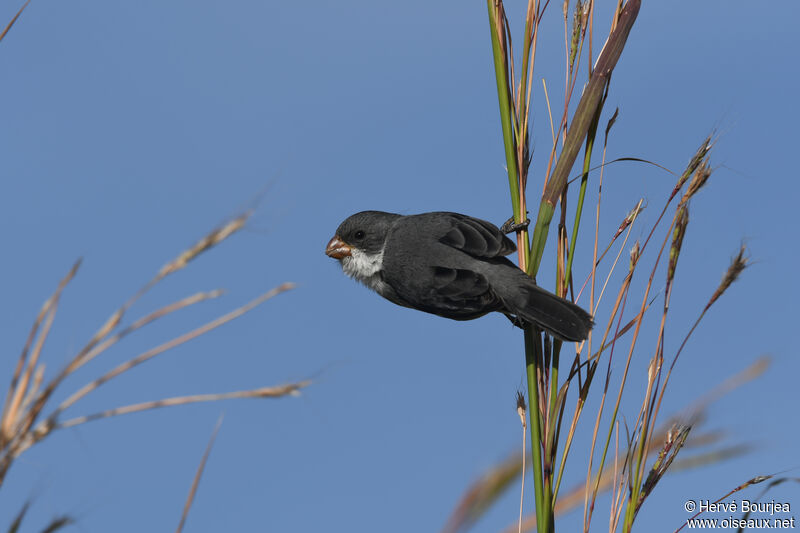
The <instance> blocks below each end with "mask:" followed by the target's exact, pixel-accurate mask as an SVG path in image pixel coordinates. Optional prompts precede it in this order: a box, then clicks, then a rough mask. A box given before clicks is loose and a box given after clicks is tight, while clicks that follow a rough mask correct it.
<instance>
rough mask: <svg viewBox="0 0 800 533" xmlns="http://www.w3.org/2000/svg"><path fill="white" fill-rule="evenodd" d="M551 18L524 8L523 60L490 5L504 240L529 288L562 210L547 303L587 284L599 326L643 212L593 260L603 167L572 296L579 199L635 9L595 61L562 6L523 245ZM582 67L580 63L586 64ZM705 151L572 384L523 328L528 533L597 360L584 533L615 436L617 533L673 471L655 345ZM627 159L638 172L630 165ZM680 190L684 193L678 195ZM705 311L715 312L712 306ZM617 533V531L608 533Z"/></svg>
mask: <svg viewBox="0 0 800 533" xmlns="http://www.w3.org/2000/svg"><path fill="white" fill-rule="evenodd" d="M548 6H550V2H548V1H544V2H541V1H539V0H528V2H527V6H526V9H525V11H524V18H525V23H524V28H523V31H524V33H523V34H522V40H521V42H522V46H521V50H520V51H521V54H520V55H516V56H515V54H514V47H513V40H512V35H513V32H512V28H511V25H510V23H509V17H508V16H507V14H506V11H505V7H504V3H503V1H502V0H487V8H488V17H489V29H490V38H491V46H492V57H493V62H494V73H495V80H496V84H497V95H498V105H499V111H500V123H501V130H502V135H503V146H504V153H505V159H506V168H507V173H508V184H509V193H510V198H511V207H512V211H513V222H514V226H513V229H514V230H515V231H516V239H517V248H518V261H519V266H520V268H521V269H522V270H524V271H526V272H527V273H528V274H529V275H530V276H531V277H533V278H534V279H535V278H536V275H537V273H538V271H539V267H540V266H541V263H542V260H543V257H544V250H545V244H546V243H547V240H548V237H549V233H550V225H551V222H552V220H553V218H554V216H555V214H556V211H557V208H560V218H559V219H558V229H557V231H556V235H555V238H556V250H555V266H556V269H555V270H556V280H555V291H556V292H557V293H558V294H559V295H560V296H563V297H565V298H572V299H573V300H576V299H577V298H579V297H580V296H581V294H582V292H583V288H585V287H586V284H587V283H590V290H589V296H588V299H589V308H590V311H591V312H592V313H593V314H595V315H596V313H597V309H598V308H599V303H600V300H601V299H602V297H603V295H604V293H605V289H606V287H607V285H608V282H609V280H610V279H611V276H612V273H613V272H614V270H615V269H616V268H617V264H618V260H619V257H620V255H621V254H622V251H623V248H624V246H625V243H627V239H628V236H629V235H630V231H631V229H632V227H633V224H634V223H635V222H636V220H637V217H638V215H639V213H641V210H642V209H643V204H642V202H639V204H638V205H637V206H636V208H635V209H634V210H633V211H632V212H631V214H629V215H628V216H626V217H625V219H624V220H623V223H622V224H621V225H620V228H619V229H618V231H617V232H616V234H615V235H614V236H613V237H612V239H611V241H610V243H609V244H608V245H607V246H606V247H605V249H604V251H603V252H602V253H601V254H600V255H599V257H598V251H599V250H600V246H599V233H598V230H599V222H600V198H601V196H602V195H601V189H602V175H603V170H602V169H603V168H604V164H601V171H600V173H599V174H600V181H599V186H598V199H597V206H596V215H595V224H596V226H595V231H594V236H595V238H594V242H593V252H592V257H593V259H592V263H591V265H590V267H589V275H588V276H587V279H586V281H585V282H584V283H583V286H582V287H581V288H580V289H579V290H578V291H577V295H576V292H575V288H574V282H573V278H574V266H575V263H574V259H575V255H576V249H577V247H578V246H579V235H580V232H581V231H580V230H581V221H582V219H583V215H584V211H585V200H586V195H587V190H588V187H589V185H590V182H591V181H592V180H591V177H592V173H593V169H592V159H593V156H595V153H594V152H595V146H596V143H597V133H598V128H599V125H600V120H601V116H602V114H603V111H604V104H605V101H606V97H607V95H608V92H609V89H610V79H611V75H612V73H613V71H614V69H615V68H616V67H617V64H618V63H619V60H620V57H621V55H622V50H623V49H624V47H625V45H626V42H627V39H628V36H629V34H630V31H631V28H632V27H633V24H634V23H635V21H636V17H637V15H638V12H639V9H640V6H641V1H640V0H627V1H626V2H624V3H623V2H622V1H619V2H616V3H615V10H614V14H613V17H612V19H611V21H610V24H609V28H610V29H609V33H608V37H607V38H606V41H605V44H604V45H603V46H602V48H601V49H600V51H599V53H598V55H597V57H596V58H595V57H593V55H592V54H593V50H594V49H595V47H594V45H593V42H592V40H593V38H594V34H595V31H596V30H595V22H594V14H595V2H594V0H586V1H582V0H578V1H577V2H576V3H575V4H574V6H571V5H570V2H569V1H565V2H564V3H563V6H562V8H563V9H562V11H563V25H564V51H565V79H564V91H563V107H562V108H561V109H562V111H561V113H560V116H557V118H556V120H557V122H556V123H554V122H553V113H552V110H553V107H552V106H551V99H550V95H549V94H548V89H547V84H544V87H545V94H544V96H545V99H546V104H547V109H548V112H549V114H550V122H551V126H550V127H551V131H552V134H553V145H552V148H551V150H550V153H549V160H548V163H547V170H546V173H545V176H544V179H543V180H542V182H543V190H542V196H541V198H540V200H539V208H538V212H537V214H536V217H535V219H534V226H533V228H532V229H530V234H529V228H528V220H527V210H526V206H527V204H528V201H527V198H526V190H527V182H528V169H529V167H530V163H531V153H532V152H531V149H530V141H529V139H530V135H529V128H530V127H531V121H530V109H531V98H532V90H531V89H532V87H533V73H534V64H535V59H536V52H537V46H538V44H537V43H538V36H539V31H540V24H541V23H542V19H543V16H544V15H545V11H546V10H547V8H548ZM584 56H586V57H585V58H584ZM582 61H586V62H587V63H588V64H589V66H588V68H587V69H586V70H587V72H588V76H587V78H586V80H585V81H583V82H580V81H579V75H578V73H579V72H580V71H581V69H580V68H579V66H580V64H581V62H582ZM516 65H519V66H520V67H521V68H520V69H519V71H516V70H515V66H516ZM543 83H544V82H543ZM576 87H582V92H581V93H580V96H579V98H578V101H577V103H576V104H575V105H574V112H572V113H571V114H570V109H571V108H572V107H573V106H571V103H572V100H573V96H574V91H575V88H576ZM616 117H617V112H616V111H615V112H614V113H613V115H612V117H611V118H610V119H609V120H608V122H607V125H606V128H605V134H604V137H603V139H602V141H603V146H602V148H603V150H602V160H603V161H604V162H605V153H606V146H607V143H608V137H609V132H610V130H611V127H612V125H613V124H614V121H615V120H616ZM711 144H712V143H711V139H710V138H708V139H706V140H705V141H704V142H703V143H702V144H701V146H700V148H699V149H698V151H697V153H696V154H695V156H693V157H692V158H691V160H690V163H689V165H688V166H687V168H686V170H685V171H684V172H683V173H681V174H680V175H679V176H678V180H677V183H676V185H675V188H674V190H673V191H672V193H671V194H670V196H669V198H668V199H667V201H666V203H665V205H664V208H663V210H662V212H661V214H660V215H659V216H658V217H657V219H656V221H655V223H654V224H653V225H652V227H651V228H650V232H649V234H648V236H647V238H646V239H645V240H644V241H643V242H641V243H640V242H638V241H637V242H636V243H635V245H634V247H633V250H632V251H631V259H630V262H629V268H628V273H627V275H626V276H625V278H624V280H623V282H622V284H621V286H620V288H619V290H618V291H617V295H616V300H615V302H614V305H613V308H612V311H611V313H610V315H609V316H608V317H605V318H604V317H600V316H596V317H595V320H596V322H597V323H598V327H596V328H595V331H594V332H593V333H592V334H590V335H589V338H588V339H587V340H586V341H585V342H582V343H576V344H575V345H574V347H575V355H574V357H573V358H571V364H570V367H569V372H564V371H562V370H561V369H560V366H561V359H562V357H561V355H562V354H561V351H562V349H563V348H564V346H563V344H562V342H561V341H560V340H558V339H551V338H550V337H549V336H548V335H547V334H546V333H545V332H543V331H540V330H538V329H537V328H535V327H526V328H525V330H524V334H523V339H524V349H525V369H526V377H527V389H528V405H529V413H530V414H529V416H530V423H529V424H528V425H529V427H530V439H531V456H532V465H531V470H532V473H533V484H534V499H535V508H536V529H537V531H539V532H542V533H544V532H548V533H549V532H552V531H554V529H555V521H554V516H555V509H556V507H557V503H556V502H557V499H558V494H559V489H560V486H561V481H562V476H563V474H564V471H565V467H566V464H567V457H568V455H569V452H570V450H571V448H572V443H573V437H574V434H575V430H576V425H577V422H578V419H579V418H580V416H581V414H582V412H583V408H584V406H585V403H586V399H587V396H588V392H589V389H590V386H591V385H592V383H593V380H594V377H595V375H596V372H597V370H598V368H599V363H600V357H601V355H602V354H604V353H607V365H606V372H605V374H606V375H605V380H604V385H603V392H602V395H601V398H600V407H599V409H598V412H597V416H596V419H595V424H594V432H593V435H592V443H591V447H590V449H589V467H588V471H587V478H586V483H585V489H584V530H587V531H588V529H589V527H590V523H591V520H592V513H593V510H594V505H595V501H596V498H597V494H598V492H599V491H600V490H601V487H603V486H604V482H603V480H604V479H606V478H605V476H606V475H607V469H606V459H607V457H608V454H609V452H610V451H611V444H612V437H613V435H614V434H615V433H616V434H617V441H616V444H615V445H614V456H615V459H614V462H613V465H614V469H615V470H614V476H615V477H614V482H613V484H612V485H613V486H614V487H615V497H614V504H613V506H612V511H611V520H610V523H611V524H617V525H621V526H622V529H623V531H629V530H630V528H631V526H632V524H633V521H634V519H635V516H636V513H637V512H638V510H639V508H640V507H641V504H642V502H643V501H644V499H645V498H646V497H647V495H649V494H650V492H651V491H652V489H653V487H654V485H655V483H656V482H657V481H658V480H659V479H660V477H661V476H662V475H663V473H664V472H665V471H666V469H667V468H668V467H669V466H670V465H671V464H672V463H673V460H674V458H675V456H676V454H677V453H678V451H679V450H680V449H681V448H682V447H683V445H684V443H685V441H686V438H687V437H688V435H689V432H690V430H691V427H689V426H687V427H683V428H678V429H677V430H675V431H673V432H664V433H663V434H660V435H656V432H655V428H656V417H657V414H658V411H659V406H660V404H661V399H662V398H663V394H664V390H665V388H666V385H667V383H668V381H669V373H667V374H666V375H664V374H663V367H664V357H665V354H664V344H663V338H664V334H665V326H666V318H667V313H668V311H669V300H670V297H671V293H672V287H673V282H674V276H675V272H676V266H677V261H678V257H679V255H680V250H681V245H682V242H683V237H684V236H685V234H686V230H687V227H688V221H689V218H688V213H689V199H690V198H691V197H692V196H693V195H694V194H695V193H696V192H697V191H698V190H699V189H700V187H702V185H703V184H704V183H705V181H706V180H707V179H708V176H709V175H710V166H709V165H708V162H707V154H708V151H709V149H710V147H711ZM581 148H583V161H582V169H581V173H580V175H579V177H580V182H579V188H578V191H577V196H575V195H574V194H570V193H569V184H570V183H571V180H570V175H571V172H572V169H573V167H574V165H575V162H576V160H577V157H578V155H579V152H580V150H581ZM629 159H630V160H636V159H634V158H629ZM656 166H659V165H656ZM687 183H688V186H686V184H687ZM684 186H686V190H685V192H684V193H683V196H682V197H681V198H680V200H679V202H678V206H677V207H676V211H675V214H674V216H673V217H672V221H671V222H670V225H669V227H668V228H667V230H666V231H665V235H664V239H663V242H662V244H661V248H660V249H659V251H658V252H657V255H656V258H655V260H654V262H653V264H652V268H651V269H650V276H649V279H648V281H647V284H646V288H645V291H644V294H643V296H642V299H641V304H640V305H638V306H635V307H634V312H635V315H634V316H633V317H632V318H628V319H625V318H624V317H625V315H626V312H627V311H628V309H627V308H626V304H627V303H628V300H629V296H630V290H631V283H632V280H633V278H634V276H635V275H636V272H637V266H639V260H640V258H641V257H642V254H643V253H644V251H645V249H646V248H647V246H648V244H649V243H650V239H651V237H653V235H654V233H655V232H656V231H657V229H658V228H659V227H660V222H661V220H662V219H663V218H664V216H665V214H666V213H667V211H668V209H669V206H670V205H671V204H672V202H673V200H674V199H675V198H676V197H677V196H678V194H679V193H680V192H681V191H683V190H684ZM573 199H574V200H575V201H576V205H575V207H574V216H573V217H572V219H571V220H568V219H567V214H568V212H570V210H569V209H568V201H572V200H573ZM569 226H571V228H570V227H569ZM570 229H571V231H570ZM626 230H627V231H626ZM622 234H625V238H624V239H623V244H622V246H621V247H620V248H619V251H618V253H617V254H616V258H615V259H614V261H613V264H612V265H611V266H610V268H609V271H608V273H607V275H606V277H605V281H604V282H603V283H602V287H601V288H600V291H599V294H597V293H596V290H597V288H598V285H599V284H598V279H597V275H598V267H599V266H601V263H602V261H603V259H604V258H605V256H606V253H607V252H608V251H609V250H610V249H611V248H612V246H613V245H614V244H615V242H616V241H617V239H618V237H620V236H621V235H622ZM670 242H671V244H670ZM665 251H668V254H667V257H668V265H667V283H666V287H667V289H666V291H665V297H664V298H665V299H664V305H663V309H662V314H661V326H660V329H659V335H658V338H657V340H656V346H655V349H654V355H653V358H652V359H651V361H650V365H649V374H648V379H647V382H646V384H645V389H644V394H643V399H642V405H641V408H640V410H639V415H638V418H637V420H636V422H635V424H634V425H633V426H632V427H631V428H628V430H629V433H627V437H625V440H624V441H623V443H622V444H623V445H624V448H623V449H622V450H620V449H619V437H620V434H619V431H620V425H619V420H618V414H619V409H620V404H621V399H622V392H623V390H624V389H625V388H626V385H627V376H628V370H629V368H630V364H631V360H632V357H633V354H634V351H635V349H636V347H637V343H638V341H639V337H640V328H641V325H642V322H643V319H644V316H645V313H646V312H647V311H648V310H649V309H650V308H651V304H652V303H653V297H652V296H651V289H652V287H653V283H654V278H655V275H656V273H657V272H659V271H660V269H659V266H660V265H661V264H662V258H663V257H664V252H665ZM732 268H733V267H732ZM742 268H744V266H743V264H742V265H741V267H740V268H739V271H741V269H742ZM728 285H730V283H728ZM715 294H716V293H715ZM712 300H714V299H712ZM714 301H715V300H714ZM710 303H713V301H712V302H710ZM709 306H710V304H709V305H707V306H706V309H707V308H708V307H709ZM704 312H705V311H704ZM700 318H702V314H701V317H700ZM698 320H699V319H698ZM603 325H604V326H603ZM601 326H602V327H601ZM601 332H602V334H601ZM690 334H691V332H690V333H689V335H690ZM597 335H600V338H601V341H600V343H599V347H598V348H597V349H596V350H594V351H593V348H592V343H593V338H594V337H595V336H597ZM625 335H630V341H629V342H630V344H629V346H628V347H627V350H626V351H627V357H626V361H625V367H624V371H623V375H622V378H621V382H620V384H619V389H618V390H617V392H616V399H615V401H614V404H613V408H612V410H611V414H610V416H611V418H610V421H609V427H608V431H605V432H604V434H603V435H602V437H600V433H601V431H600V428H601V422H602V420H603V418H604V408H605V404H606V396H607V395H608V394H609V393H610V392H611V376H612V372H611V369H612V364H611V362H612V360H613V357H614V352H615V348H616V345H617V343H618V341H619V340H620V339H621V338H622V337H623V336H625ZM687 338H688V335H687ZM681 350H682V347H681V349H679V351H678V354H679V353H680V351H681ZM678 354H676V355H675V359H677V355H678ZM673 365H674V359H673ZM671 369H672V367H670V372H671ZM576 380H577V383H578V391H577V392H578V400H577V403H576V405H575V408H574V410H573V411H572V415H571V417H570V418H569V424H568V429H567V431H566V433H565V435H564V436H563V440H562V424H563V422H564V412H565V407H566V402H567V397H568V393H569V389H570V386H571V384H572V383H573V382H575V381H576ZM659 436H663V445H659V444H657V442H656V440H655V439H656V438H657V437H659ZM599 437H600V438H599ZM598 444H599V456H598V457H597V467H596V469H595V464H594V459H595V452H596V450H595V448H596V446H597V445H598ZM654 449H655V450H660V451H658V454H657V457H656V459H655V463H654V465H653V467H652V468H651V469H650V470H649V471H648V469H647V468H646V461H647V460H648V457H650V456H651V453H652V452H651V450H654ZM618 456H619V457H621V458H624V460H623V461H622V462H618V460H617V457H618ZM623 509H624V511H623ZM620 513H622V514H620ZM614 528H616V525H615V526H614Z"/></svg>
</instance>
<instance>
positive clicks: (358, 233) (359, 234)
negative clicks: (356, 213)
mask: <svg viewBox="0 0 800 533" xmlns="http://www.w3.org/2000/svg"><path fill="white" fill-rule="evenodd" d="M354 237H355V238H356V239H358V240H361V239H363V238H364V232H363V231H361V230H358V231H357V232H356V233H355V235H354Z"/></svg>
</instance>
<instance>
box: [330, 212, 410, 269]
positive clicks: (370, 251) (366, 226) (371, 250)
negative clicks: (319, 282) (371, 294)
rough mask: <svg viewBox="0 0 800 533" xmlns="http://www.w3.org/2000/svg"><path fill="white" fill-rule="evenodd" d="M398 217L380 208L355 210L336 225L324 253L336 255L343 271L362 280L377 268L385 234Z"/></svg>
mask: <svg viewBox="0 0 800 533" xmlns="http://www.w3.org/2000/svg"><path fill="white" fill-rule="evenodd" d="M399 217H400V215H396V214H393V213H384V212H383V211H362V212H360V213H356V214H355V215H352V216H350V217H348V218H347V219H346V220H345V221H344V222H342V223H341V224H340V225H339V228H338V229H337V230H336V234H335V235H334V236H333V238H332V239H331V240H330V241H328V246H327V247H326V248H325V254H326V255H327V256H328V257H333V258H334V259H338V260H339V261H340V262H341V263H342V268H343V269H344V271H345V273H346V274H347V275H349V276H351V277H354V278H356V279H358V280H359V281H366V279H367V278H370V277H372V276H374V275H375V274H377V273H378V272H379V271H380V270H381V267H382V265H383V248H384V246H385V245H386V237H387V235H388V234H389V230H390V229H391V227H392V224H393V223H394V222H395V220H396V219H397V218H399Z"/></svg>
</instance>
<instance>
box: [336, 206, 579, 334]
mask: <svg viewBox="0 0 800 533" xmlns="http://www.w3.org/2000/svg"><path fill="white" fill-rule="evenodd" d="M516 249H517V247H516V245H515V244H514V243H513V242H512V241H511V240H510V239H509V238H508V237H506V235H505V234H504V233H503V231H501V230H500V228H498V227H497V226H495V225H494V224H492V223H491V222H487V221H485V220H481V219H478V218H474V217H470V216H467V215H462V214H459V213H451V212H446V211H436V212H431V213H421V214H417V215H399V214H396V213H387V212H384V211H361V212H359V213H356V214H354V215H352V216H350V217H348V218H346V219H345V220H344V221H343V222H342V223H341V224H340V225H339V227H338V229H337V230H336V233H335V235H334V236H333V238H331V240H330V241H329V242H328V245H327V247H326V248H325V254H326V255H327V256H329V257H332V258H334V259H337V260H338V261H339V262H340V263H341V267H342V270H343V271H344V273H345V274H346V275H348V276H349V277H351V278H354V279H355V280H357V281H359V282H361V283H363V284H364V285H366V286H367V287H369V288H370V289H372V290H374V291H375V292H377V293H378V294H380V295H381V296H383V297H384V298H385V299H387V300H389V301H390V302H393V303H395V304H397V305H401V306H403V307H409V308H412V309H417V310H419V311H424V312H426V313H432V314H435V315H439V316H442V317H446V318H450V319H453V320H472V319H475V318H479V317H482V316H484V315H486V314H488V313H491V312H500V313H503V314H505V315H506V316H507V317H509V318H510V319H511V320H512V322H514V323H515V324H516V325H518V326H520V327H525V326H527V325H533V326H536V327H538V328H540V329H543V330H545V331H547V332H548V333H550V334H551V335H553V336H554V337H555V338H558V339H562V340H565V341H576V342H579V341H582V340H584V339H585V338H586V337H587V336H588V335H589V331H590V330H591V329H592V326H593V325H594V323H593V321H592V316H591V315H590V314H589V313H587V312H586V311H584V310H583V309H582V308H581V307H580V306H578V305H576V304H574V303H572V302H570V301H568V300H566V299H564V298H561V297H559V296H557V295H555V294H553V293H551V292H549V291H547V290H545V289H542V288H541V287H539V286H538V285H536V282H535V281H534V280H533V279H532V278H531V277H530V276H528V275H527V274H526V273H525V272H523V271H522V270H520V269H519V267H517V266H516V265H515V264H514V263H512V262H511V261H510V260H509V259H508V258H506V257H505V256H507V255H508V254H510V253H512V252H514V251H516Z"/></svg>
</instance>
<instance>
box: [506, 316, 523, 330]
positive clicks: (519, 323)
mask: <svg viewBox="0 0 800 533" xmlns="http://www.w3.org/2000/svg"><path fill="white" fill-rule="evenodd" d="M503 314H504V315H505V317H506V318H507V319H509V320H510V321H511V323H512V324H514V325H515V326H517V327H518V328H519V329H525V321H524V320H522V319H521V318H520V317H518V316H516V315H512V314H511V313H503Z"/></svg>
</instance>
